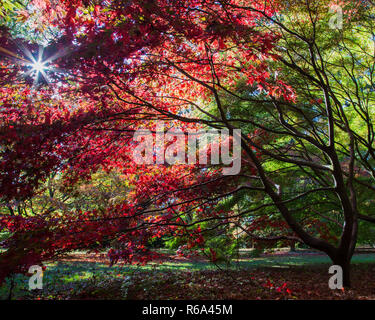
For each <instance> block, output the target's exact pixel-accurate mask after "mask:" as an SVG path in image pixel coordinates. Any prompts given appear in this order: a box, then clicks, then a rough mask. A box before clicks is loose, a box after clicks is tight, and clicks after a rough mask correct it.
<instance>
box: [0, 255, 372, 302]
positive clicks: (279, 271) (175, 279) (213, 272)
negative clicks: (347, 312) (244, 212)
mask: <svg viewBox="0 0 375 320" xmlns="http://www.w3.org/2000/svg"><path fill="white" fill-rule="evenodd" d="M352 262H353V264H352V289H351V290H331V289H329V287H328V280H329V278H330V277H331V276H332V275H330V274H329V273H328V268H329V266H330V265H331V264H332V263H331V262H330V260H329V259H328V258H327V257H326V256H324V255H321V254H319V253H316V252H310V251H297V252H287V251H279V252H276V253H272V254H263V255H261V256H260V257H256V258H251V257H248V256H247V253H246V252H242V253H241V255H240V256H239V258H238V259H237V260H234V261H233V262H232V264H231V265H225V264H219V265H214V264H212V263H210V262H208V261H206V260H205V259H202V258H195V259H192V258H190V259H189V258H181V257H177V256H174V255H167V257H166V258H165V259H163V261H158V262H156V263H152V264H147V265H145V266H137V265H121V264H119V265H115V266H112V267H110V266H109V265H108V259H107V258H106V256H105V255H104V254H92V253H85V252H75V253H72V254H70V255H67V256H65V257H62V258H61V259H60V260H58V261H56V262H53V263H49V264H47V269H46V271H45V272H44V275H43V289H42V290H33V291H29V290H28V280H29V278H28V277H27V276H23V275H19V276H16V277H15V279H14V284H15V285H14V289H13V290H12V293H11V298H12V299H63V300H65V299H85V300H86V299H90V300H91V299H152V300H153V299H171V300H175V299H212V300H216V299H219V300H220V299H249V300H253V299H255V300H256V299H324V300H326V299H328V300H331V299H364V300H367V299H372V300H375V277H374V274H375V254H374V253H368V252H367V253H361V254H356V255H355V256H354V257H353V260H352ZM10 282H11V280H10V279H8V281H7V283H6V284H5V285H3V286H2V287H1V288H0V299H7V298H9V288H10Z"/></svg>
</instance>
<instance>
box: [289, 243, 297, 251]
mask: <svg viewBox="0 0 375 320" xmlns="http://www.w3.org/2000/svg"><path fill="white" fill-rule="evenodd" d="M295 251H296V243H295V241H292V242H291V243H290V252H295Z"/></svg>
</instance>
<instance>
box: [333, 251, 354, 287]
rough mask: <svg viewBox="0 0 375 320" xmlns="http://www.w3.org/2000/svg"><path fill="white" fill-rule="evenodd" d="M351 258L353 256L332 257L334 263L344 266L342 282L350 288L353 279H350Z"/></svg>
mask: <svg viewBox="0 0 375 320" xmlns="http://www.w3.org/2000/svg"><path fill="white" fill-rule="evenodd" d="M350 260H351V258H346V257H336V258H334V259H332V261H333V263H334V264H335V265H338V266H340V267H341V268H342V277H343V279H342V284H343V286H344V288H350V287H351V279H350V269H351V266H350Z"/></svg>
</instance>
